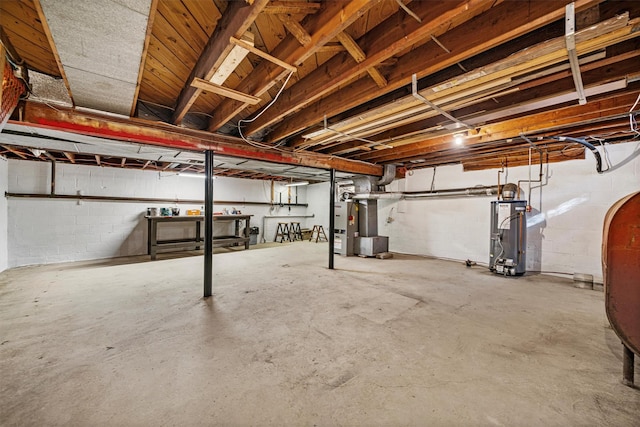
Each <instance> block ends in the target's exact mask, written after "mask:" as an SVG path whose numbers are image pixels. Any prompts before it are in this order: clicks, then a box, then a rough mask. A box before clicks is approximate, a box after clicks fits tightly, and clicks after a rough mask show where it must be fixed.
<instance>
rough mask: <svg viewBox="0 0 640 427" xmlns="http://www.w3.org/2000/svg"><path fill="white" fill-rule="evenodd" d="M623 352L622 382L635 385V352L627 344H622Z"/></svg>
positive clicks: (631, 385) (630, 385)
mask: <svg viewBox="0 0 640 427" xmlns="http://www.w3.org/2000/svg"><path fill="white" fill-rule="evenodd" d="M622 347H623V349H624V350H623V354H622V384H624V385H628V386H629V387H633V382H634V381H633V376H634V372H633V371H634V369H633V358H634V354H633V351H631V349H630V348H628V347H627V346H626V345H624V344H622Z"/></svg>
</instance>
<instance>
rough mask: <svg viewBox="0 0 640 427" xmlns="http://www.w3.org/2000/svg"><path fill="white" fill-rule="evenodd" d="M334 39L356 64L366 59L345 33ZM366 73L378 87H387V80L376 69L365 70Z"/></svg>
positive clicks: (354, 42) (356, 44)
mask: <svg viewBox="0 0 640 427" xmlns="http://www.w3.org/2000/svg"><path fill="white" fill-rule="evenodd" d="M336 38H337V39H338V41H339V42H340V44H342V46H344V48H345V49H346V50H347V52H349V54H350V55H351V56H352V57H353V59H354V60H355V61H356V62H357V63H358V64H359V63H361V62H362V61H364V60H365V59H366V58H367V55H365V53H364V52H363V51H362V49H360V46H358V43H356V41H355V40H354V39H353V38H352V37H351V36H350V35H349V34H347V33H346V32H344V31H343V32H341V33H339V34H338V35H337V36H336ZM367 73H369V75H370V76H371V78H372V79H373V81H375V82H376V84H377V85H378V86H379V87H384V86H386V85H387V79H385V78H384V76H383V75H382V74H381V73H380V71H378V69H377V68H376V67H370V68H367Z"/></svg>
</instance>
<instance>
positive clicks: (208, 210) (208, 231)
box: [204, 150, 213, 298]
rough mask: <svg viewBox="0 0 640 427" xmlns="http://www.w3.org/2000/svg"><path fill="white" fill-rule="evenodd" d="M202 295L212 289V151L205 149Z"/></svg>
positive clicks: (205, 295)
mask: <svg viewBox="0 0 640 427" xmlns="http://www.w3.org/2000/svg"><path fill="white" fill-rule="evenodd" d="M204 169H205V178H206V179H205V181H204V297H205V298H207V297H210V296H211V295H212V293H213V292H212V289H213V151H211V150H207V151H206V152H205V158H204Z"/></svg>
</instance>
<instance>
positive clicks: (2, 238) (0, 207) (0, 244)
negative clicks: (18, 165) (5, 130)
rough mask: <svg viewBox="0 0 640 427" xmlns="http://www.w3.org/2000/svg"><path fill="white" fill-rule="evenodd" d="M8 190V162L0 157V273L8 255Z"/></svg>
mask: <svg viewBox="0 0 640 427" xmlns="http://www.w3.org/2000/svg"><path fill="white" fill-rule="evenodd" d="M8 189H9V162H8V161H7V159H6V158H5V157H3V156H0V271H4V270H6V269H7V267H8V265H9V254H8V246H7V228H8V218H7V216H8V209H7V199H6V198H5V197H4V193H5V191H8Z"/></svg>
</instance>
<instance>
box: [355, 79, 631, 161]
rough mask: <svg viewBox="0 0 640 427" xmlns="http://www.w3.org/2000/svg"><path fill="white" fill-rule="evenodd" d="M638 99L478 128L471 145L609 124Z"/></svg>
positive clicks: (391, 154)
mask: <svg viewBox="0 0 640 427" xmlns="http://www.w3.org/2000/svg"><path fill="white" fill-rule="evenodd" d="M636 98H637V92H634V91H633V90H631V91H627V92H624V93H622V94H616V95H613V96H609V97H607V98H603V99H599V100H595V101H590V102H589V103H587V104H585V105H574V106H570V107H564V108H559V109H555V110H548V111H545V112H542V113H538V114H530V115H527V116H524V117H519V118H516V119H511V120H505V121H502V122H498V123H493V124H489V125H485V126H482V127H480V130H479V131H478V132H477V133H475V132H474V133H472V134H471V136H470V139H469V140H470V141H474V142H475V141H479V142H490V141H497V140H501V139H507V138H517V137H518V136H519V135H520V134H521V133H525V134H535V133H539V132H543V131H548V130H551V129H555V128H558V127H567V126H569V127H570V126H578V125H581V124H589V123H593V122H597V121H599V120H600V121H602V120H609V119H610V118H613V117H614V116H617V115H624V114H625V113H628V110H629V108H630V107H631V106H632V105H633V103H634V102H635V100H636ZM450 144H451V136H445V137H438V138H431V139H425V140H424V141H421V142H417V143H413V144H408V145H406V146H403V147H398V148H397V149H389V150H381V151H379V152H372V153H369V154H364V155H362V156H358V159H360V160H365V161H375V162H386V161H394V160H398V159H404V158H407V157H411V156H416V155H422V154H425V153H430V152H434V151H437V150H438V149H439V148H441V147H442V146H443V145H444V146H447V145H450Z"/></svg>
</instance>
